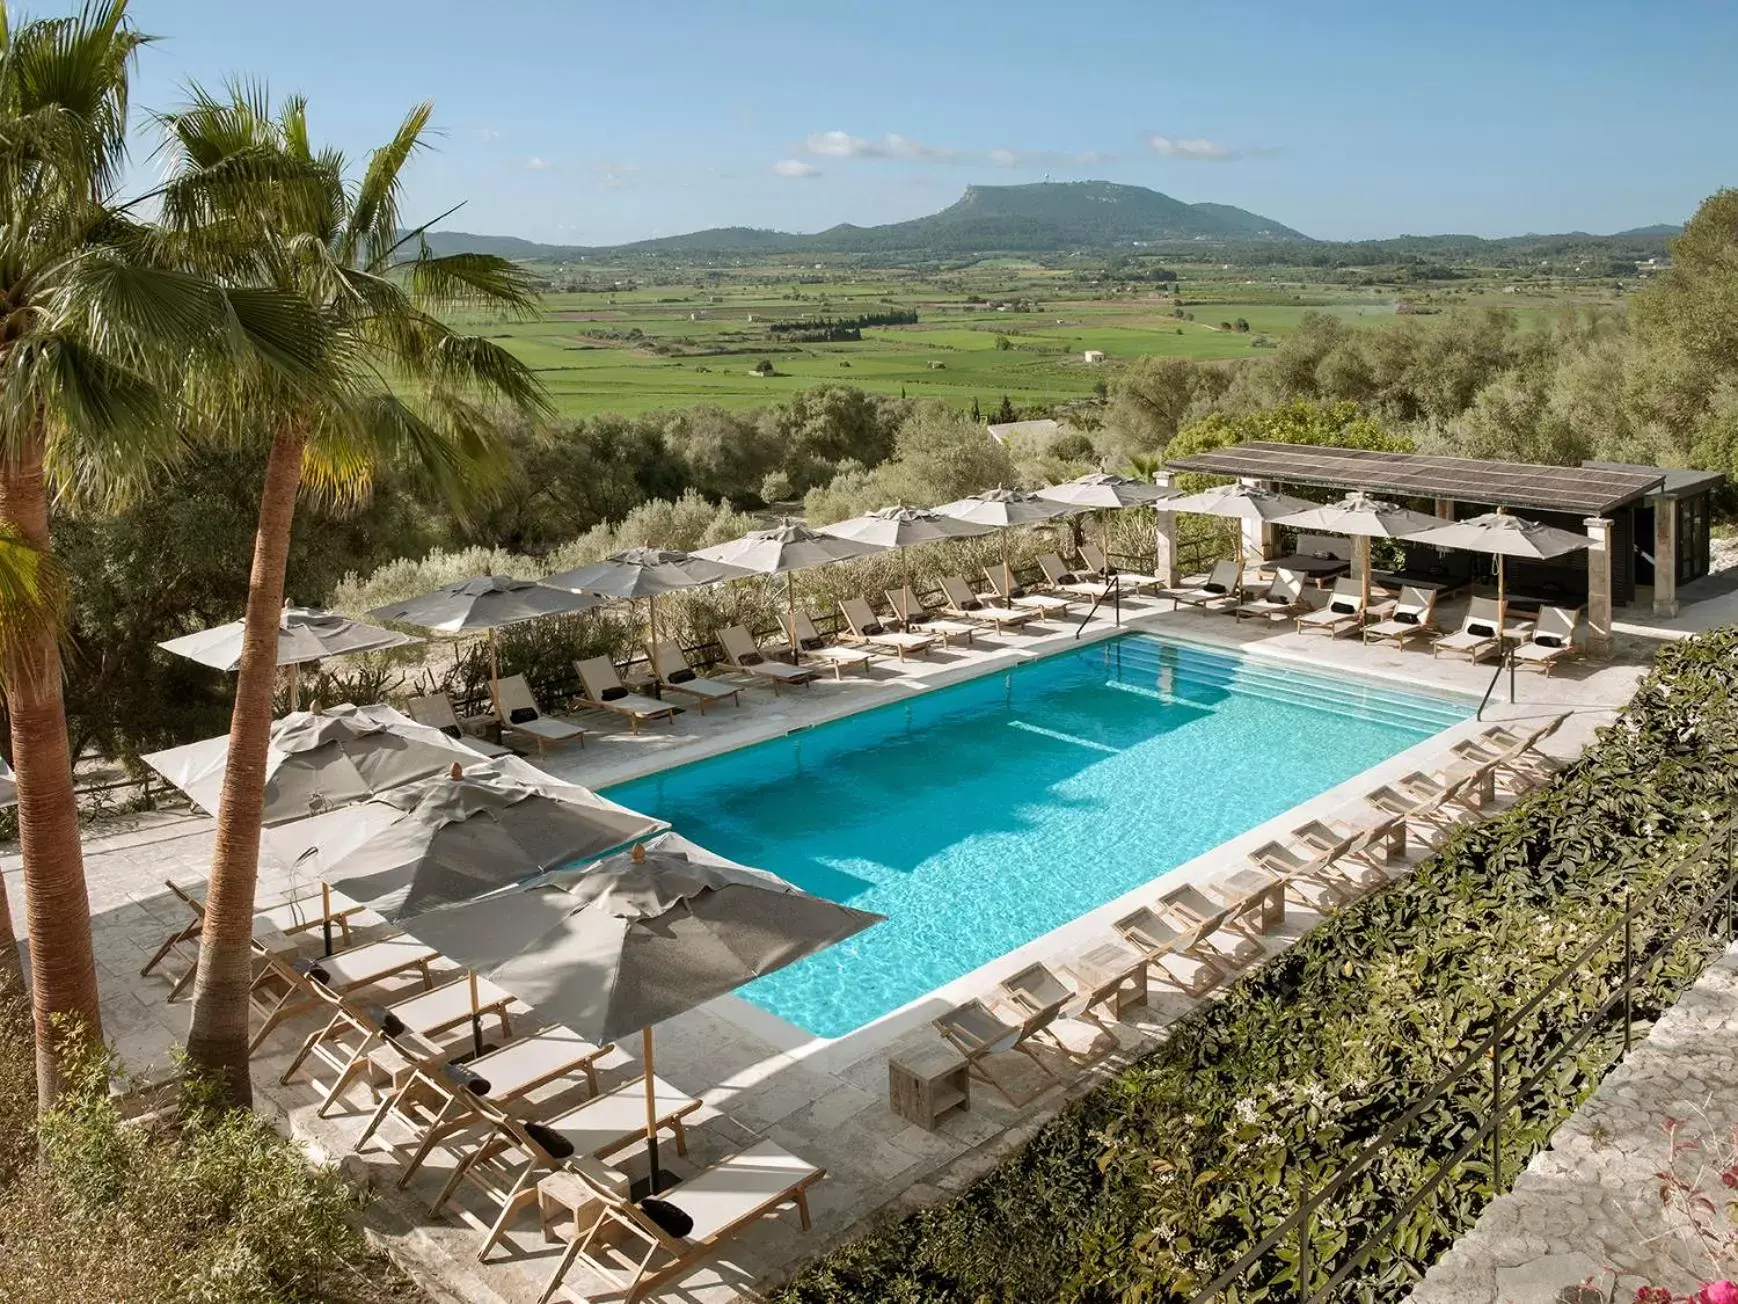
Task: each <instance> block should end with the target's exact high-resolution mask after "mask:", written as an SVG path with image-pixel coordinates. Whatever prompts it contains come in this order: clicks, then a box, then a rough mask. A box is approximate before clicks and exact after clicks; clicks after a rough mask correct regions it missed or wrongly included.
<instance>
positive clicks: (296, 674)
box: [290, 662, 302, 711]
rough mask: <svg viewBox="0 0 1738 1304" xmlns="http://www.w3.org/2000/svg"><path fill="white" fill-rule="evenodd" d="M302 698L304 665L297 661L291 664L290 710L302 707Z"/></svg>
mask: <svg viewBox="0 0 1738 1304" xmlns="http://www.w3.org/2000/svg"><path fill="white" fill-rule="evenodd" d="M301 700H302V666H301V663H300V662H295V663H293V664H292V665H291V666H290V710H292V711H298V710H300V709H301Z"/></svg>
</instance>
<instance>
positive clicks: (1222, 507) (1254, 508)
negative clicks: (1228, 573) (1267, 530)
mask: <svg viewBox="0 0 1738 1304" xmlns="http://www.w3.org/2000/svg"><path fill="white" fill-rule="evenodd" d="M1313 506H1315V504H1314V503H1311V502H1307V501H1306V500H1304V499H1302V498H1291V497H1288V496H1287V495H1285V494H1282V493H1275V492H1274V491H1273V490H1271V489H1256V488H1254V487H1253V486H1250V485H1246V484H1242V483H1238V484H1222V485H1215V486H1214V487H1213V488H1211V489H1203V490H1202V491H1201V492H1200V493H1198V494H1189V495H1187V496H1186V497H1183V498H1173V499H1171V500H1170V501H1169V502H1167V503H1166V504H1165V510H1166V511H1167V512H1194V513H1196V514H1197V515H1199V516H1218V517H1220V518H1222V519H1225V520H1231V521H1238V522H1242V521H1262V522H1266V521H1275V522H1277V521H1278V520H1279V519H1280V518H1281V517H1285V516H1295V515H1297V513H1299V512H1303V511H1308V510H1309V509H1310V508H1311V507H1313ZM1237 564H1238V565H1239V566H1242V565H1243V531H1242V528H1241V526H1240V527H1239V529H1238V533H1237Z"/></svg>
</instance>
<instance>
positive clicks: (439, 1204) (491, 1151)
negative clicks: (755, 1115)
mask: <svg viewBox="0 0 1738 1304" xmlns="http://www.w3.org/2000/svg"><path fill="white" fill-rule="evenodd" d="M488 1085H490V1086H493V1083H490V1084H488ZM459 1090H461V1091H465V1092H467V1093H468V1094H469V1095H470V1097H471V1100H470V1105H471V1108H472V1109H473V1110H475V1111H476V1113H477V1114H478V1115H479V1116H480V1117H482V1118H483V1119H485V1120H486V1121H487V1122H488V1123H489V1124H490V1125H491V1128H492V1131H491V1134H490V1135H489V1137H488V1138H487V1139H486V1140H484V1141H483V1142H482V1143H481V1144H480V1145H478V1146H477V1148H476V1149H474V1150H472V1151H471V1152H470V1153H469V1154H467V1155H466V1156H465V1157H464V1158H463V1159H461V1160H460V1161H459V1162H458V1164H457V1165H455V1166H454V1168H453V1171H452V1173H451V1174H450V1175H449V1176H448V1178H447V1181H446V1185H445V1186H443V1187H442V1188H441V1190H440V1194H439V1195H437V1196H436V1197H435V1199H434V1203H433V1204H431V1205H430V1206H429V1213H430V1215H431V1216H432V1215H434V1214H438V1213H439V1212H440V1211H441V1210H442V1209H443V1208H445V1207H446V1203H447V1201H448V1200H450V1199H451V1198H452V1197H453V1194H454V1192H456V1191H457V1190H458V1189H459V1186H460V1184H461V1183H464V1182H470V1183H471V1184H472V1185H474V1186H476V1187H477V1188H478V1189H479V1190H481V1191H482V1192H483V1193H484V1194H485V1195H486V1196H487V1197H488V1198H489V1200H490V1202H491V1203H493V1204H496V1205H498V1206H499V1213H498V1214H497V1215H496V1217H495V1220H494V1222H493V1223H492V1224H491V1225H490V1227H489V1229H488V1232H487V1233H486V1234H485V1235H484V1238H483V1244H482V1246H481V1247H480V1248H479V1249H478V1250H477V1258H479V1259H486V1258H487V1257H488V1254H489V1251H490V1250H491V1249H493V1248H494V1247H495V1242H497V1241H498V1240H500V1239H501V1237H502V1235H503V1234H504V1233H505V1232H506V1230H507V1226H508V1224H509V1223H510V1222H512V1220H513V1217H514V1215H515V1214H517V1213H518V1212H519V1211H520V1210H521V1209H523V1208H525V1207H526V1206H527V1205H529V1204H531V1203H533V1202H535V1201H536V1199H537V1177H538V1175H539V1174H542V1173H550V1172H555V1171H557V1170H559V1169H562V1168H564V1167H567V1166H568V1165H569V1163H570V1161H573V1160H588V1159H591V1160H595V1159H604V1158H606V1157H608V1156H609V1155H612V1154H614V1153H615V1152H616V1151H618V1150H622V1149H625V1148H626V1147H628V1146H630V1145H632V1144H633V1143H634V1142H635V1141H639V1140H643V1139H644V1137H645V1135H646V1080H645V1079H644V1078H635V1079H633V1080H632V1081H631V1082H624V1083H622V1084H621V1085H620V1086H619V1087H614V1088H612V1089H611V1090H609V1091H606V1092H604V1093H603V1094H602V1095H599V1096H593V1097H592V1098H591V1099H590V1100H588V1101H586V1102H585V1103H584V1104H580V1105H575V1106H574V1107H573V1108H572V1109H568V1110H565V1111H563V1112H562V1113H559V1114H557V1115H555V1116H554V1117H553V1118H545V1119H540V1120H538V1121H536V1122H529V1121H527V1120H525V1119H522V1118H519V1117H517V1116H515V1114H513V1113H512V1112H511V1111H508V1110H506V1109H503V1108H501V1107H500V1106H499V1105H497V1104H495V1103H494V1102H493V1101H491V1100H489V1099H487V1098H486V1097H485V1095H484V1094H483V1093H479V1092H477V1091H475V1090H474V1089H473V1088H471V1087H470V1086H468V1085H462V1086H460V1087H459ZM652 1093H653V1100H654V1105H653V1113H654V1117H655V1118H656V1120H657V1124H658V1130H659V1131H660V1132H669V1133H670V1134H671V1135H672V1136H673V1137H674V1138H675V1142H676V1153H677V1154H679V1155H682V1154H687V1153H688V1131H687V1126H686V1123H685V1120H686V1118H687V1117H688V1115H690V1114H692V1113H694V1112H695V1111H696V1110H698V1109H699V1108H700V1102H699V1101H698V1100H695V1099H694V1098H693V1097H691V1096H689V1095H688V1094H687V1093H685V1092H682V1091H678V1090H677V1089H676V1088H675V1087H673V1086H671V1085H670V1084H669V1083H668V1082H665V1081H664V1080H663V1079H662V1078H660V1077H657V1076H655V1075H654V1077H653V1078H652Z"/></svg>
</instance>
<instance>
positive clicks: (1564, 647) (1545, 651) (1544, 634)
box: [1515, 607, 1581, 675]
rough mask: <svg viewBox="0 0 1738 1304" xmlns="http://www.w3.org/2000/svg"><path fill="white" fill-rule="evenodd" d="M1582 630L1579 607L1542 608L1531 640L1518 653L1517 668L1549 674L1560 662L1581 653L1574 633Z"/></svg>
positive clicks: (1516, 653) (1516, 655)
mask: <svg viewBox="0 0 1738 1304" xmlns="http://www.w3.org/2000/svg"><path fill="white" fill-rule="evenodd" d="M1580 628H1581V608H1580V607H1575V608H1573V609H1571V608H1568V607H1541V608H1540V609H1539V619H1538V620H1537V621H1536V622H1534V625H1533V633H1532V636H1531V637H1530V638H1529V639H1528V640H1527V641H1526V642H1525V643H1522V644H1521V645H1520V646H1519V647H1517V648H1516V649H1515V664H1516V665H1518V666H1520V667H1521V668H1522V669H1524V670H1537V671H1538V672H1539V673H1540V674H1545V675H1548V674H1550V673H1551V671H1552V670H1553V669H1554V668H1555V667H1556V665H1557V663H1558V662H1559V661H1562V660H1563V659H1564V658H1566V657H1572V656H1574V655H1575V654H1576V653H1577V652H1579V651H1580V650H1581V649H1580V647H1579V646H1578V645H1577V644H1576V642H1575V631H1576V630H1578V629H1580Z"/></svg>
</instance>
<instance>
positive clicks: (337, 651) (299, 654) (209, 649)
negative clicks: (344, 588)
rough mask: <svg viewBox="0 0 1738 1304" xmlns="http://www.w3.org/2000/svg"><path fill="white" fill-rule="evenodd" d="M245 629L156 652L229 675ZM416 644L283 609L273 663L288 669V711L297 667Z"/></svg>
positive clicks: (327, 614) (196, 637) (207, 633)
mask: <svg viewBox="0 0 1738 1304" xmlns="http://www.w3.org/2000/svg"><path fill="white" fill-rule="evenodd" d="M245 628H246V626H245V625H244V623H243V622H242V621H239V620H232V621H230V622H229V623H228V624H227V625H214V626H213V627H212V628H210V629H202V630H200V631H199V632H198V633H195V634H183V635H182V636H181V637H180V638H172V639H169V640H168V641H167V642H163V643H159V644H157V646H158V647H160V648H162V649H163V650H164V651H165V652H173V653H174V654H175V655H176V656H178V657H186V658H187V659H188V660H190V661H197V662H199V664H200V665H204V666H210V667H211V668H212V669H214V670H223V671H234V670H236V669H238V668H239V667H240V665H241V640H242V635H243V633H244V632H245ZM421 641H422V640H421V639H417V638H412V637H411V636H410V635H409V634H400V633H398V632H397V631H395V630H390V629H380V628H379V627H377V626H375V625H365V624H363V623H362V622H361V621H359V620H351V619H349V618H348V617H347V616H340V615H339V614H338V613H337V612H335V611H322V610H319V609H318V608H315V607H292V606H291V605H290V604H289V603H287V602H286V603H284V609H283V613H282V615H280V616H279V618H278V662H277V663H278V664H279V665H280V666H289V667H290V709H291V710H292V711H293V710H295V709H296V706H297V701H296V698H297V690H298V676H297V674H296V670H295V668H296V667H297V666H300V665H302V664H304V663H305V662H308V661H320V660H323V659H325V658H326V657H341V656H349V655H350V654H352V653H355V652H378V651H380V650H382V649H383V648H389V647H405V646H407V645H408V644H412V643H420V642H421Z"/></svg>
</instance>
